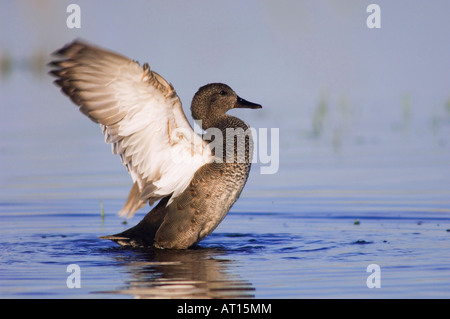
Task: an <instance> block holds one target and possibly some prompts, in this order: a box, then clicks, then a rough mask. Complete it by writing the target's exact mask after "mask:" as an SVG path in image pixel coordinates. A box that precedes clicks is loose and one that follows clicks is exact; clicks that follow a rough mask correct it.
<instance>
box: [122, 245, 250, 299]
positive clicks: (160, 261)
mask: <svg viewBox="0 0 450 319" xmlns="http://www.w3.org/2000/svg"><path fill="white" fill-rule="evenodd" d="M134 252H135V253H137V254H138V255H139V258H137V259H136V258H129V257H130V256H129V255H127V256H123V255H122V256H121V257H118V256H116V257H118V258H119V259H121V261H122V262H125V266H126V267H127V271H128V272H130V273H131V278H130V280H129V282H128V287H127V288H125V289H121V290H117V291H114V293H119V294H131V295H134V296H135V297H136V298H161V299H163V298H164V299H167V298H180V299H181V298H205V299H207V298H214V299H220V298H254V290H255V289H254V288H253V287H252V285H251V283H249V282H248V281H246V280H243V279H241V278H239V276H238V275H236V274H233V273H232V270H231V268H233V266H235V265H234V261H232V260H228V259H224V258H223V256H224V255H225V254H226V253H225V252H223V251H221V250H220V249H216V248H195V249H188V250H146V251H142V250H139V251H136V250H134ZM133 257H136V256H133ZM130 259H132V260H130Z"/></svg>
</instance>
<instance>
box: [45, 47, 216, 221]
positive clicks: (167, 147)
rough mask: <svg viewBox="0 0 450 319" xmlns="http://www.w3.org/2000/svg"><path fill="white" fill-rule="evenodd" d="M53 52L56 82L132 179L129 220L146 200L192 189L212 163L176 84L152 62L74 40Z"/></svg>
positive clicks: (125, 209) (124, 212) (125, 210)
mask: <svg viewBox="0 0 450 319" xmlns="http://www.w3.org/2000/svg"><path fill="white" fill-rule="evenodd" d="M55 54H57V55H58V56H60V57H62V59H61V60H59V61H54V62H52V63H51V65H52V66H53V67H55V68H54V69H53V70H52V71H51V72H50V73H51V74H53V75H54V76H56V77H57V80H55V83H56V84H57V85H59V86H60V87H61V89H62V91H63V92H64V93H65V94H67V95H68V96H69V97H70V98H71V100H72V101H73V102H74V103H75V104H77V105H78V106H79V108H80V111H81V112H82V113H83V114H85V115H86V116H88V117H89V118H90V119H91V120H92V121H94V122H96V123H98V124H100V126H101V128H102V132H103V134H104V135H105V142H106V143H109V144H112V151H113V153H114V154H118V155H119V156H120V158H121V161H122V163H123V164H124V165H125V166H126V168H127V170H128V172H129V173H130V175H131V177H132V179H133V182H134V184H133V188H132V189H131V191H130V194H129V197H128V200H127V202H126V204H125V205H124V207H123V209H122V210H121V212H120V214H121V215H127V216H128V217H131V216H133V215H134V213H135V212H136V211H137V210H138V209H139V208H140V207H142V206H143V205H145V203H146V202H147V201H148V202H149V203H150V204H152V203H153V202H154V201H156V200H158V199H160V198H163V197H166V196H168V195H171V196H172V198H171V199H170V200H169V202H168V204H170V203H171V201H172V200H173V198H175V197H176V196H177V195H179V194H180V193H182V191H183V190H184V189H185V188H186V187H187V186H188V184H189V182H190V180H191V179H192V177H193V175H194V173H195V172H196V171H197V170H198V169H199V168H200V167H201V166H202V165H204V164H206V163H209V162H211V161H212V160H213V155H212V153H211V150H210V149H209V147H208V145H207V144H206V143H205V142H204V141H203V140H202V139H201V137H200V136H198V135H197V134H195V133H194V131H193V129H192V127H191V125H190V124H189V122H188V120H187V119H186V116H185V114H184V112H183V109H182V106H181V102H180V99H179V97H178V95H177V94H176V92H175V90H174V88H173V86H172V85H171V84H170V83H168V82H167V81H166V80H165V79H164V78H163V77H162V76H161V75H159V74H158V73H156V72H154V71H151V70H150V67H149V65H148V64H144V65H143V66H140V65H139V64H138V63H137V62H135V61H132V60H130V59H128V58H126V57H124V56H122V55H119V54H116V53H113V52H110V51H106V50H104V49H100V48H98V47H94V46H92V45H89V44H86V43H84V42H82V41H79V40H76V41H74V42H72V43H70V44H69V45H67V46H65V47H64V48H62V49H60V50H58V51H57V52H56V53H55Z"/></svg>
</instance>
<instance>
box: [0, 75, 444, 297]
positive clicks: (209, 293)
mask: <svg viewBox="0 0 450 319" xmlns="http://www.w3.org/2000/svg"><path fill="white" fill-rule="evenodd" d="M19 79H20V83H21V84H22V85H28V86H29V87H30V91H29V94H30V95H29V96H22V97H21V95H20V94H19V91H20V86H19V85H18V82H17V81H18V80H19ZM3 84H4V86H3V87H2V88H4V89H3V90H2V94H3V97H4V98H3V101H2V107H3V105H15V106H16V107H17V108H16V109H10V110H9V112H8V116H9V119H10V120H11V121H4V120H3V119H4V117H3V118H2V121H3V122H2V124H3V125H2V142H1V149H2V152H1V163H2V171H1V196H0V218H1V223H0V232H1V234H2V236H1V239H0V254H1V255H0V256H1V261H0V282H1V285H0V296H1V297H2V298H134V297H139V298H242V297H244V298H303V297H305V298H311V297H312V298H328V297H331V298H360V297H362V298H385V297H387V298H399V297H400V298H428V297H431V298H448V297H449V296H450V295H449V293H450V254H449V249H450V188H449V182H448V181H449V180H450V172H449V166H448V165H449V164H448V163H449V162H448V159H449V154H450V151H449V149H448V146H447V144H445V143H447V142H446V141H447V140H445V139H444V142H442V141H441V142H439V138H437V137H436V136H435V135H433V133H432V132H430V133H429V134H428V138H425V137H424V136H422V137H421V139H422V140H423V141H426V143H421V144H418V143H411V142H408V141H411V140H412V137H411V135H413V133H410V134H407V135H405V133H404V132H397V131H396V130H391V131H389V133H386V134H388V135H389V136H386V134H383V135H381V137H380V138H386V140H387V138H388V137H389V138H390V139H389V141H390V142H389V143H383V142H372V143H371V142H367V143H361V142H358V141H355V142H353V143H350V142H348V140H349V139H350V140H351V135H350V136H349V137H348V138H347V139H346V140H345V143H347V144H345V146H343V147H342V148H341V149H336V148H335V147H334V146H333V143H331V142H330V143H328V142H327V140H326V138H321V139H317V138H313V137H308V136H307V134H303V133H302V132H300V133H298V134H299V135H302V136H303V138H302V139H300V145H299V146H298V147H292V143H296V141H295V140H293V139H290V138H286V137H285V138H284V140H283V142H282V143H286V144H288V145H289V147H284V148H282V149H281V151H280V154H281V155H280V170H279V172H278V173H277V174H274V175H261V174H259V166H260V165H261V164H256V165H254V167H253V169H252V174H251V176H250V179H249V182H248V184H247V186H246V188H245V191H244V192H243V194H242V196H241V198H240V199H239V201H238V202H237V203H236V205H235V206H234V207H233V208H232V210H231V212H230V213H229V215H228V216H227V217H226V219H225V220H224V222H223V223H222V224H221V225H220V226H219V227H218V228H217V229H216V231H215V232H214V233H213V234H212V235H210V236H209V237H207V238H206V239H205V240H204V241H202V242H201V243H200V245H199V247H197V248H196V249H191V250H187V251H153V250H139V249H124V248H121V247H118V246H117V245H116V244H114V243H112V242H110V241H106V240H101V239H99V238H98V237H99V236H102V235H109V234H113V233H117V232H119V231H122V230H124V229H126V228H128V227H130V226H132V225H134V224H135V223H137V222H138V221H139V220H140V219H141V218H142V217H143V216H144V214H145V212H146V211H145V210H142V211H140V212H139V213H138V214H137V216H136V217H135V218H134V219H132V220H130V221H129V222H128V224H127V225H123V224H122V219H120V218H119V217H117V215H116V212H117V211H118V210H119V209H120V208H121V205H122V204H123V201H124V200H125V197H126V195H127V191H128V187H129V186H130V183H131V180H130V179H129V177H128V175H127V174H126V172H125V170H124V169H123V167H122V166H121V164H120V161H119V160H118V159H117V158H115V157H114V156H113V155H111V153H110V149H109V147H108V146H106V145H104V144H103V140H102V136H101V134H100V132H99V129H98V128H97V126H96V125H94V124H91V123H90V122H89V121H86V119H85V118H84V117H83V116H81V115H80V114H79V113H78V111H76V108H75V107H73V106H72V105H71V104H70V103H69V102H67V101H66V100H65V99H64V98H63V97H62V96H61V97H59V93H58V92H57V90H56V89H55V88H54V87H53V86H52V85H51V84H49V83H48V82H47V81H46V80H45V79H36V78H35V77H33V76H30V75H26V74H22V76H21V77H20V78H16V79H11V81H7V82H5V83H3ZM31 84H33V85H34V86H33V85H31ZM55 91H56V92H55ZM42 92H44V93H45V94H44V95H43V93H42ZM46 94H47V95H46ZM42 96H49V98H48V99H50V97H51V99H52V101H57V102H52V103H50V104H46V102H45V100H46V98H42ZM33 97H36V98H38V97H40V98H39V99H38V100H39V102H38V103H37V105H36V104H32V103H29V102H30V100H33ZM22 100H23V101H22ZM3 102H5V104H3ZM8 103H12V104H8ZM55 103H57V104H63V106H61V107H55V106H54V104H55ZM3 112H5V110H4V109H3ZM269 112H270V111H269ZM4 114H5V113H4ZM24 114H26V116H24ZM246 115H247V116H250V115H251V113H250V112H249V113H246ZM53 119H58V120H57V121H53ZM266 120H267V119H266V118H265V117H263V118H262V119H261V118H260V119H258V117H255V120H254V122H255V124H254V126H255V127H262V126H261V125H264V121H266ZM10 123H11V124H13V125H11V124H10ZM258 125H259V126H258ZM281 128H283V127H281ZM291 129H292V128H291ZM282 132H283V131H282V130H281V133H280V135H281V138H282V137H283V134H282ZM284 136H286V135H284ZM421 139H417V140H418V141H419V142H420V141H421ZM405 141H406V142H405ZM436 141H437V142H436ZM297 143H298V142H297ZM402 144H403V145H402ZM327 145H328V146H327ZM401 145H402V146H401ZM400 146H401V147H400ZM101 205H102V206H103V210H104V216H103V217H102V213H101ZM71 264H77V265H78V266H79V267H80V270H81V277H80V279H81V280H80V283H81V288H72V289H70V288H68V286H67V283H66V280H67V278H68V276H69V275H70V274H71V273H70V272H67V267H68V265H71ZM371 264H377V265H379V267H380V273H381V277H380V283H381V287H380V288H372V289H370V288H368V286H367V283H366V281H367V278H368V276H369V275H370V274H371V273H370V272H367V267H368V266H369V265H371Z"/></svg>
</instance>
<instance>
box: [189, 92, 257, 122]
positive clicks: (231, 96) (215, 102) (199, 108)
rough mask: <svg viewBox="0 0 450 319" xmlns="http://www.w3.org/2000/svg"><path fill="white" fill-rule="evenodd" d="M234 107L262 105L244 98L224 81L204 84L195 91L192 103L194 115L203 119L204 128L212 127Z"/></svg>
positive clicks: (251, 107) (197, 118) (252, 107)
mask: <svg viewBox="0 0 450 319" xmlns="http://www.w3.org/2000/svg"><path fill="white" fill-rule="evenodd" d="M234 108H250V109H260V108H261V105H259V104H256V103H252V102H249V101H247V100H244V99H243V98H241V97H239V96H238V95H237V94H236V92H234V91H233V89H231V88H230V87H229V86H228V85H226V84H223V83H211V84H207V85H205V86H202V87H201V88H200V89H199V90H198V91H197V93H195V95H194V98H193V99H192V104H191V112H192V117H193V118H194V120H201V121H202V128H203V129H204V130H206V129H208V128H210V127H212V125H213V123H216V121H217V120H218V119H220V118H221V117H224V116H225V113H226V112H227V111H228V110H231V109H234Z"/></svg>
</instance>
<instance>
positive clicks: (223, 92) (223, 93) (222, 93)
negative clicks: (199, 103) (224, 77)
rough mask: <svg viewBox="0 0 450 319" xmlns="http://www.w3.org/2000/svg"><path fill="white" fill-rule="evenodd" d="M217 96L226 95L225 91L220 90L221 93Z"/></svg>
mask: <svg viewBox="0 0 450 319" xmlns="http://www.w3.org/2000/svg"><path fill="white" fill-rule="evenodd" d="M219 94H220V95H227V94H228V93H227V91H224V90H222V91H220V93H219Z"/></svg>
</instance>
